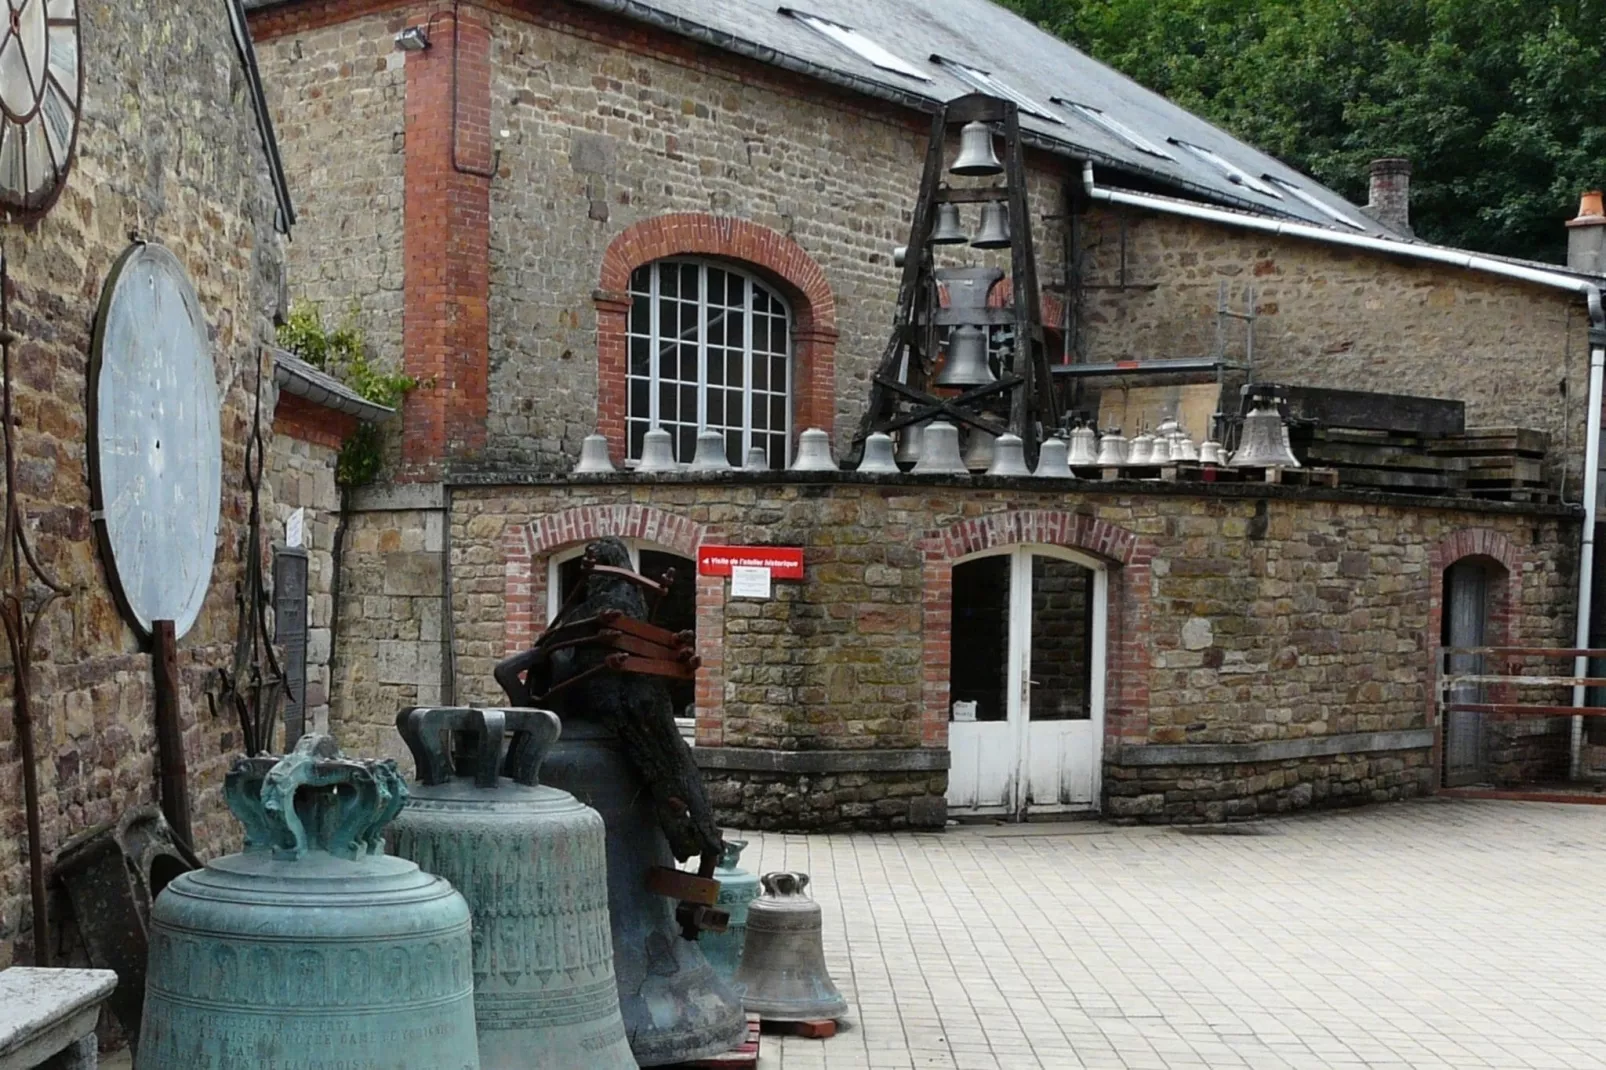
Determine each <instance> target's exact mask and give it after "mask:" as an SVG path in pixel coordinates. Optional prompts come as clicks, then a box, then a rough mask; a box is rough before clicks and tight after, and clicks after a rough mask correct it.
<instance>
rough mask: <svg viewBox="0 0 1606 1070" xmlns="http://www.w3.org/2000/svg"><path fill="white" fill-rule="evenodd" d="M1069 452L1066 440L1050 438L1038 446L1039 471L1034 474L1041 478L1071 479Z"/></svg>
mask: <svg viewBox="0 0 1606 1070" xmlns="http://www.w3.org/2000/svg"><path fill="white" fill-rule="evenodd" d="M1073 433H1074V432H1073ZM1069 452H1070V451H1069V448H1068V447H1067V446H1066V445H1065V442H1064V440H1062V439H1058V438H1051V439H1048V440H1047V441H1045V442H1044V443H1043V444H1042V445H1041V446H1039V447H1037V471H1035V472H1033V473H1032V475H1034V476H1036V477H1037V478H1039V479H1070V478H1071V466H1070V456H1069Z"/></svg>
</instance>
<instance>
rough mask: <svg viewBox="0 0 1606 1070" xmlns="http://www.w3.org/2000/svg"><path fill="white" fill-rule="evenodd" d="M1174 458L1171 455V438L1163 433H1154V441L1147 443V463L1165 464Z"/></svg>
mask: <svg viewBox="0 0 1606 1070" xmlns="http://www.w3.org/2000/svg"><path fill="white" fill-rule="evenodd" d="M1173 460H1175V458H1174V457H1172V456H1171V439H1169V438H1167V437H1166V436H1165V435H1155V436H1154V441H1153V442H1152V443H1150V444H1149V463H1150V464H1167V463H1169V462H1171V461H1173Z"/></svg>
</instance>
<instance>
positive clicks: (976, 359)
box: [933, 326, 998, 386]
mask: <svg viewBox="0 0 1606 1070" xmlns="http://www.w3.org/2000/svg"><path fill="white" fill-rule="evenodd" d="M947 351H948V352H947V357H946V359H945V360H944V361H943V365H942V371H940V372H938V373H937V378H936V379H935V380H933V385H935V386H986V385H987V384H988V383H991V382H995V381H996V380H997V378H998V377H997V376H995V375H994V374H993V370H992V368H991V367H989V366H988V364H987V332H986V331H984V330H982V329H981V328H980V327H970V326H963V327H955V328H954V329H953V330H952V331H950V332H949V333H948V345H947Z"/></svg>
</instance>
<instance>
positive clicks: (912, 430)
mask: <svg viewBox="0 0 1606 1070" xmlns="http://www.w3.org/2000/svg"><path fill="white" fill-rule="evenodd" d="M926 427H927V422H926V421H922V422H921V423H918V424H909V425H908V426H907V427H904V428H902V429H900V430H899V431H898V454H897V456H896V457H895V458H894V459H895V460H896V461H897V462H898V463H899V464H914V463H916V462H917V461H919V460H920V436H921V434H922V433H923V432H924V431H925V429H926Z"/></svg>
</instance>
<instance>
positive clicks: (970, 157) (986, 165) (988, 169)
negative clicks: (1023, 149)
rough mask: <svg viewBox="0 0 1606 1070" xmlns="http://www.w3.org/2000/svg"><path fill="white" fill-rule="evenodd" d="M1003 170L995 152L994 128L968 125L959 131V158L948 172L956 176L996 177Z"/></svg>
mask: <svg viewBox="0 0 1606 1070" xmlns="http://www.w3.org/2000/svg"><path fill="white" fill-rule="evenodd" d="M1003 169H1004V165H1003V164H1001V163H999V162H998V154H997V153H996V152H994V151H993V131H992V127H990V126H988V125H987V124H986V123H980V122H977V123H966V124H965V125H964V127H962V128H961V129H960V131H959V156H958V158H957V159H955V160H954V165H953V166H952V167H950V168H949V169H948V170H950V171H952V172H953V173H954V174H956V175H996V174H998V173H999V172H1000V171H1002V170H1003Z"/></svg>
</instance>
